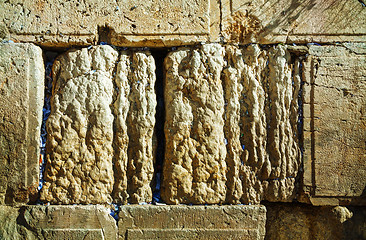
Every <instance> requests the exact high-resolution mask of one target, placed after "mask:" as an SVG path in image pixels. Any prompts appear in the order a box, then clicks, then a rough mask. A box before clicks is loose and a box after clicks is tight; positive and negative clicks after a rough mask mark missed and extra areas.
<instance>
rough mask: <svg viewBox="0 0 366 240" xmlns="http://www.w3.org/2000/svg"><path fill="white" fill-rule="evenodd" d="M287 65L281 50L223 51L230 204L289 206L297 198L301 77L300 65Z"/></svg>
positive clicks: (257, 47)
mask: <svg viewBox="0 0 366 240" xmlns="http://www.w3.org/2000/svg"><path fill="white" fill-rule="evenodd" d="M290 60H291V57H290V53H289V52H288V50H287V49H286V47H284V46H281V45H279V46H275V47H272V48H270V49H269V50H261V49H260V47H259V46H258V45H249V46H248V47H246V48H242V49H239V48H237V47H232V46H228V47H227V61H228V67H227V68H226V69H225V70H224V71H223V77H224V86H225V101H226V104H225V105H226V107H225V116H224V117H225V134H226V138H227V146H226V147H227V151H228V154H227V158H226V161H227V163H228V174H227V178H228V182H227V188H228V189H229V191H230V192H229V193H228V195H227V201H228V202H230V203H239V202H243V203H259V202H260V201H261V200H264V199H266V200H269V201H291V200H292V199H293V198H294V196H295V194H296V192H295V178H294V177H296V176H297V171H298V165H299V164H300V156H299V153H300V151H299V146H298V136H297V109H298V107H297V106H298V104H297V97H298V91H299V89H300V76H299V62H298V61H297V60H296V61H295V63H294V64H291V61H290ZM292 81H294V84H293V83H292Z"/></svg>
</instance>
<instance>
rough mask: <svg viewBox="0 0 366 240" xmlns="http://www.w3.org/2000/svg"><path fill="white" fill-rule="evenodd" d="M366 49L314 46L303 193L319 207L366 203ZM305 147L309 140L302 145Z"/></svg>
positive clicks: (309, 68) (307, 67)
mask: <svg viewBox="0 0 366 240" xmlns="http://www.w3.org/2000/svg"><path fill="white" fill-rule="evenodd" d="M365 48H366V47H365V44H355V45H353V47H352V48H350V47H349V46H343V47H342V46H312V47H311V48H310V54H311V55H312V57H311V58H309V60H308V63H307V64H306V65H305V71H306V72H308V74H307V75H309V78H308V79H307V81H308V83H309V84H310V85H311V90H310V97H311V101H310V103H309V105H310V111H308V112H307V115H306V116H305V115H304V117H305V118H304V122H308V123H307V125H308V126H310V129H307V132H308V133H309V134H311V135H310V136H309V135H308V140H307V142H309V141H310V143H307V146H306V148H305V156H306V158H304V166H306V167H305V169H304V170H305V172H304V192H305V195H307V196H308V197H310V201H311V202H312V203H313V204H315V205H333V204H339V203H340V202H343V204H346V203H352V204H365V189H366V155H365V153H366V146H365V139H366V129H365V124H366V115H365V113H366V110H365V109H366V100H365V99H366V98H365V94H366V78H365V72H366V66H365V62H366V55H365V54H364V52H363V51H364V49H365ZM304 142H305V140H304Z"/></svg>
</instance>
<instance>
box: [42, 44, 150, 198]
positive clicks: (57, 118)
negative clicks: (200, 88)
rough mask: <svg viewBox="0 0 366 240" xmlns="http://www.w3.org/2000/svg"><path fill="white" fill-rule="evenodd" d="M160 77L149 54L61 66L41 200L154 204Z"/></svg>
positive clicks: (70, 56)
mask: <svg viewBox="0 0 366 240" xmlns="http://www.w3.org/2000/svg"><path fill="white" fill-rule="evenodd" d="M119 55H120V56H119ZM117 62H118V64H117ZM154 71H155V65H154V60H153V58H152V56H151V55H150V54H149V53H144V52H137V53H133V52H123V53H121V54H119V53H118V52H117V51H116V50H114V49H113V48H112V47H110V46H96V47H93V48H90V49H87V48H83V49H80V50H72V51H69V52H67V53H66V54H64V55H62V56H60V57H59V58H58V59H57V60H56V62H55V63H54V68H53V77H54V89H53V97H52V100H51V115H50V117H49V119H48V121H47V131H48V139H47V156H46V158H47V165H46V171H45V181H46V182H45V184H44V187H43V189H42V194H41V195H42V196H41V198H42V200H44V201H47V202H51V203H62V204H72V203H82V204H88V203H94V204H95V203H108V202H109V203H110V202H112V197H113V198H114V200H115V201H116V202H121V203H126V201H127V199H128V197H130V201H131V202H147V201H151V198H152V196H151V195H152V194H151V186H150V184H151V181H152V178H153V172H154V170H153V159H154V146H153V129H154V124H155V119H154V116H155V106H156V99H155V93H154V84H155V73H154ZM113 164H114V166H113ZM127 179H128V180H127ZM112 192H113V193H112Z"/></svg>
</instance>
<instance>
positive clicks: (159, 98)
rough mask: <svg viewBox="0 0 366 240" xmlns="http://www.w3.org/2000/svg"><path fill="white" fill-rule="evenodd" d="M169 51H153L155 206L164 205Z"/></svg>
mask: <svg viewBox="0 0 366 240" xmlns="http://www.w3.org/2000/svg"><path fill="white" fill-rule="evenodd" d="M167 53H168V51H167V50H166V49H156V50H151V54H152V55H153V57H154V59H155V66H156V70H155V73H156V83H155V93H156V102H157V105H156V113H155V121H156V122H155V129H154V130H155V136H156V140H157V141H156V142H157V146H156V155H155V164H154V169H155V172H154V184H153V201H152V202H153V204H157V203H162V199H161V196H160V189H161V180H162V172H163V171H162V170H163V165H164V155H165V135H164V123H165V104H164V87H165V86H164V77H165V73H164V59H165V57H166V55H167Z"/></svg>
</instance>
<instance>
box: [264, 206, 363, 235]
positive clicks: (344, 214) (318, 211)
mask: <svg viewBox="0 0 366 240" xmlns="http://www.w3.org/2000/svg"><path fill="white" fill-rule="evenodd" d="M266 208H267V224H266V237H265V239H270V240H277V239H281V240H286V239H301V240H311V239H319V240H323V239H329V240H330V239H332V240H333V239H334V240H340V239H354V240H356V239H357V240H358V239H365V238H366V209H365V207H341V206H337V207H313V206H310V205H305V204H283V203H271V204H266Z"/></svg>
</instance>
